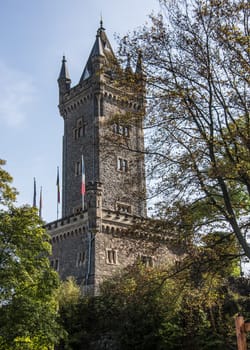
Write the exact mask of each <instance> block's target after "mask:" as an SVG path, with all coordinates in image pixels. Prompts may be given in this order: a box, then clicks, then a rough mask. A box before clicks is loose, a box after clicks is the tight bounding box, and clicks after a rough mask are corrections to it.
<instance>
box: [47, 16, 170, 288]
mask: <svg viewBox="0 0 250 350" xmlns="http://www.w3.org/2000/svg"><path fill="white" fill-rule="evenodd" d="M58 86H59V111H60V114H61V116H62V118H63V121H64V135H63V171H62V218H61V219H59V220H56V221H54V222H51V223H49V224H48V225H47V229H48V232H49V233H50V235H51V239H52V250H53V252H52V257H51V265H52V266H53V267H54V268H55V270H57V271H58V272H59V275H60V277H61V278H62V279H66V278H67V277H69V276H73V277H75V279H76V281H77V282H78V283H79V284H80V285H81V287H82V288H83V290H84V291H91V292H93V291H94V292H95V291H96V290H97V287H98V285H99V283H100V282H101V281H102V280H104V279H105V278H107V277H109V276H111V275H112V274H113V273H115V272H116V271H118V270H120V269H121V268H123V267H125V266H127V265H129V264H132V263H134V262H135V261H136V260H137V259H141V260H142V261H143V262H144V263H146V264H149V265H153V264H157V263H159V262H160V261H161V260H162V259H163V257H164V255H165V254H166V253H167V248H166V247H165V246H162V245H160V246H159V245H157V246H156V245H155V244H154V243H153V241H150V239H149V240H148V239H145V237H143V235H140V236H138V235H136V234H133V231H131V230H129V232H127V231H128V228H131V227H132V225H133V224H134V223H135V222H137V221H138V220H142V219H144V218H146V199H145V196H146V188H145V187H146V186H145V168H144V135H143V121H144V114H145V106H144V90H145V89H144V77H143V73H142V58H141V55H140V53H139V54H138V59H137V64H136V68H135V71H133V70H132V68H131V67H130V60H129V58H128V62H127V66H126V68H125V69H122V68H121V67H120V66H119V64H118V61H117V59H116V57H115V55H114V52H113V50H112V47H111V45H110V42H109V40H108V38H107V35H106V32H105V29H104V28H103V25H102V22H101V24H100V27H99V29H98V30H97V34H96V38H95V42H94V45H93V48H92V50H91V52H90V55H89V57H88V60H87V63H86V65H85V67H84V69H83V71H82V75H81V77H80V81H79V83H78V84H77V85H76V86H73V87H71V79H70V75H69V71H68V67H67V64H66V59H65V57H63V60H62V65H61V70H60V74H59V78H58ZM82 159H84V168H85V182H86V195H85V196H84V205H83V196H82V194H81V182H82Z"/></svg>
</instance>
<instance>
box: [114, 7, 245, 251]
mask: <svg viewBox="0 0 250 350" xmlns="http://www.w3.org/2000/svg"><path fill="white" fill-rule="evenodd" d="M160 3H161V14H159V15H152V16H151V25H148V26H145V27H143V28H142V29H141V30H139V31H137V32H135V33H134V35H132V36H130V37H127V38H126V40H123V41H122V44H121V50H120V52H121V53H124V51H126V52H128V51H129V52H130V53H131V56H133V53H138V51H139V50H140V52H142V54H143V62H144V73H145V76H146V77H147V78H146V79H147V80H146V83H147V98H148V106H147V111H148V115H147V118H146V120H145V128H146V136H148V139H149V141H148V147H147V150H146V153H147V155H148V160H149V164H150V166H149V173H151V175H152V179H153V181H152V183H153V187H154V188H153V190H154V193H155V194H157V195H158V198H160V200H158V201H159V202H158V208H160V213H161V215H163V217H170V218H171V217H172V216H173V215H175V214H176V212H177V211H178V209H179V208H180V207H182V208H183V209H184V210H187V211H189V212H190V211H191V212H192V211H193V210H195V211H196V212H197V210H196V209H197V208H198V209H199V210H200V208H201V207H203V210H204V209H205V211H206V213H207V215H204V216H203V220H198V221H195V223H196V226H195V227H193V229H194V231H195V232H196V235H197V236H201V235H204V234H207V233H211V232H217V233H218V232H221V233H223V234H234V235H235V236H236V237H237V240H238V242H239V245H240V247H241V248H242V249H243V251H244V253H245V254H246V255H247V256H248V257H249V258H250V247H249V246H248V244H247V241H246V235H247V233H248V231H249V224H250V222H249V215H248V213H249V204H250V162H249V159H250V157H249V156H250V142H249V140H250V118H249V103H250V100H249V82H250V65H249V61H250V60H249V58H250V52H249V35H250V27H249V16H250V5H249V2H248V1H245V0H224V1H214V0H206V1H201V0H193V1H188V0H185V1H182V2H179V1H164V0H162V1H160ZM131 59H132V58H131ZM134 59H137V58H136V57H135V58H134ZM191 212H190V213H191ZM190 215H192V214H190ZM175 216H176V215H175ZM178 222H179V225H180V224H181V222H182V217H181V216H179V217H178ZM197 236H196V237H197Z"/></svg>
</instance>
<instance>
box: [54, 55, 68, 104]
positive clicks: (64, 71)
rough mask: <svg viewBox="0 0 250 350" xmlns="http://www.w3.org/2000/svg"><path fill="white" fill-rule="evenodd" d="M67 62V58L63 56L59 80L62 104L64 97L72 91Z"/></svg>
mask: <svg viewBox="0 0 250 350" xmlns="http://www.w3.org/2000/svg"><path fill="white" fill-rule="evenodd" d="M66 62H67V61H66V59H65V56H63V59H62V66H61V70H60V74H59V77H58V79H57V82H58V86H59V103H61V101H62V98H63V95H64V94H65V93H66V92H68V91H69V90H70V84H71V79H70V76H69V72H68V68H67V65H66Z"/></svg>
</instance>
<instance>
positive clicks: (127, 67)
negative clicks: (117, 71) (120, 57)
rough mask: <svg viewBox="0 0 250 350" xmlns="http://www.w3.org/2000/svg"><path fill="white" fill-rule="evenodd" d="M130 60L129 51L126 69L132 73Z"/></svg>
mask: <svg viewBox="0 0 250 350" xmlns="http://www.w3.org/2000/svg"><path fill="white" fill-rule="evenodd" d="M130 61H131V58H130V54H129V53H128V54H127V66H126V69H125V71H126V72H127V73H129V74H132V72H133V71H132V68H131V63H130Z"/></svg>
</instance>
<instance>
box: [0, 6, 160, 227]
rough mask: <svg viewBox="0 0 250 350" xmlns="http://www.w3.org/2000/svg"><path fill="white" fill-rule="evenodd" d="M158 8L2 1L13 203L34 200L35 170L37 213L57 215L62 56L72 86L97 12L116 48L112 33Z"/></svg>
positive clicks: (3, 138)
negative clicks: (59, 100) (40, 202)
mask: <svg viewBox="0 0 250 350" xmlns="http://www.w3.org/2000/svg"><path fill="white" fill-rule="evenodd" d="M158 8H159V5H158V0H126V1H124V0H106V1H105V0H103V1H101V0H91V1H89V0H85V1H84V0H40V1H38V0H8V1H7V0H3V1H1V11H0V39H1V40H0V42H1V45H0V81H1V83H0V158H1V159H4V160H6V161H7V164H6V166H5V167H4V168H5V170H7V171H8V172H9V173H10V174H11V175H12V177H13V179H14V181H13V185H14V186H15V187H16V188H17V190H18V192H19V195H18V198H17V205H23V204H30V205H32V202H33V179H34V177H35V178H36V185H37V202H39V192H40V187H41V186H42V193H43V194H42V197H43V204H42V217H43V219H44V220H45V221H46V222H50V221H54V220H56V216H57V187H56V177H57V166H59V169H60V181H61V170H62V136H63V119H62V118H61V117H60V115H59V111H58V108H57V105H58V86H57V78H58V75H59V71H60V67H61V60H62V56H63V55H66V59H67V64H68V68H69V73H70V77H71V80H72V86H74V85H76V84H77V83H78V81H79V79H80V76H81V74H82V71H83V68H84V66H85V63H86V61H87V58H88V55H89V53H90V50H91V48H92V46H93V44H94V40H95V35H96V31H97V29H98V27H99V23H100V18H101V16H102V19H103V25H104V27H105V28H106V33H107V35H108V38H109V40H110V42H111V45H112V46H113V49H114V50H115V49H116V48H117V42H116V40H115V37H114V35H115V34H119V35H120V36H124V35H126V34H127V33H128V32H132V31H133V30H134V29H136V28H138V27H140V26H142V25H143V24H144V23H145V22H147V21H148V15H149V14H150V13H151V12H152V11H154V12H157V11H158ZM60 210H61V208H59V212H60ZM59 216H60V214H59Z"/></svg>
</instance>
